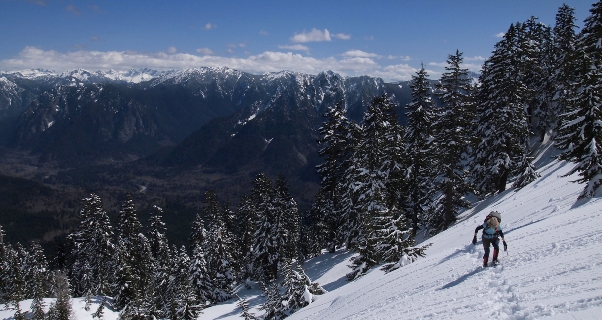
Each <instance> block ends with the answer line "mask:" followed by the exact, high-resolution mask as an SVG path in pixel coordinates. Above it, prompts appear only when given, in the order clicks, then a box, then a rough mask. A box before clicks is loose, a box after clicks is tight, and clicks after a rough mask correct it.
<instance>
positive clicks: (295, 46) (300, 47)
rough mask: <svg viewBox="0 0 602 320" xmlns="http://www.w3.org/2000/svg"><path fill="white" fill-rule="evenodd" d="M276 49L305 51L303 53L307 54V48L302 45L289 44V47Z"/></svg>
mask: <svg viewBox="0 0 602 320" xmlns="http://www.w3.org/2000/svg"><path fill="white" fill-rule="evenodd" d="M278 49H285V50H295V51H305V52H307V53H309V47H308V46H304V45H302V44H291V45H284V46H278Z"/></svg>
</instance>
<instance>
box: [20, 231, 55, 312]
mask: <svg viewBox="0 0 602 320" xmlns="http://www.w3.org/2000/svg"><path fill="white" fill-rule="evenodd" d="M25 268H26V269H28V272H27V278H28V280H27V282H28V287H29V289H28V291H30V295H29V296H30V297H32V298H33V301H32V303H31V313H32V319H34V320H44V318H45V313H44V306H45V305H44V298H45V297H47V296H48V293H49V287H48V285H49V283H50V271H49V269H48V260H47V259H46V256H45V255H44V251H43V249H42V246H41V245H40V244H39V243H38V242H33V243H32V245H31V253H30V255H29V259H28V261H27V265H26V266H25Z"/></svg>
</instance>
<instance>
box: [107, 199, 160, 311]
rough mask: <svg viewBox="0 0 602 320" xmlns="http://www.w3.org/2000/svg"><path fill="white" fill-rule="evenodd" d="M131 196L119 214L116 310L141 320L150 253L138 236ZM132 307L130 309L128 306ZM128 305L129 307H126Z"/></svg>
mask: <svg viewBox="0 0 602 320" xmlns="http://www.w3.org/2000/svg"><path fill="white" fill-rule="evenodd" d="M141 230H142V224H141V223H140V221H139V220H138V216H137V213H136V209H135V206H134V200H133V199H132V195H131V194H130V193H127V195H126V199H125V201H124V202H123V204H122V206H121V210H120V211H119V235H118V240H117V241H118V245H117V247H118V249H117V251H118V257H119V266H118V269H117V287H118V288H117V295H116V297H115V306H116V307H117V309H119V310H121V309H123V308H125V307H126V306H127V307H128V308H129V310H125V313H124V314H127V315H129V316H131V317H137V316H141V314H142V313H143V312H144V311H143V310H142V309H141V308H142V304H143V301H144V300H145V298H146V297H145V288H146V287H147V286H148V284H149V283H150V279H151V270H150V268H151V255H152V254H151V249H150V244H149V242H148V239H147V238H146V237H145V236H144V234H142V233H141ZM130 304H131V305H130ZM128 305H130V306H128Z"/></svg>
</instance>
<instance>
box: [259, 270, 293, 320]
mask: <svg viewBox="0 0 602 320" xmlns="http://www.w3.org/2000/svg"><path fill="white" fill-rule="evenodd" d="M263 290H264V295H265V296H266V300H265V302H264V303H263V304H262V305H261V307H259V310H262V311H264V314H263V318H264V319H273V320H278V319H283V318H285V317H286V314H285V313H284V305H283V304H282V302H283V297H282V294H281V293H280V286H279V285H278V282H277V281H276V280H270V281H269V283H268V284H267V285H266V286H265V287H263Z"/></svg>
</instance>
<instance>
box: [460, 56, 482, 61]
mask: <svg viewBox="0 0 602 320" xmlns="http://www.w3.org/2000/svg"><path fill="white" fill-rule="evenodd" d="M464 61H485V58H484V57H482V56H474V57H465V58H464Z"/></svg>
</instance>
